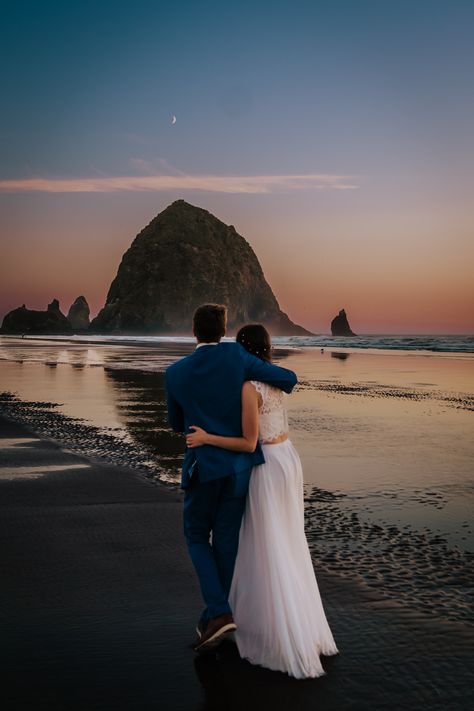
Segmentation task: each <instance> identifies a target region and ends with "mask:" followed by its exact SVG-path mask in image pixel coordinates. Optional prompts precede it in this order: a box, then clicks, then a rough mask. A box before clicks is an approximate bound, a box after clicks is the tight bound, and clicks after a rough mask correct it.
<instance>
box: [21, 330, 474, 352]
mask: <svg viewBox="0 0 474 711" xmlns="http://www.w3.org/2000/svg"><path fill="white" fill-rule="evenodd" d="M27 339H28V340H32V339H35V340H42V341H44V340H48V341H49V340H60V341H68V342H79V343H94V344H97V345H98V344H107V343H110V344H113V343H116V344H124V345H125V344H130V345H132V344H142V345H148V346H153V345H156V346H158V345H162V344H167V343H168V344H183V345H184V344H187V343H194V342H195V339H194V338H193V337H192V336H110V335H107V334H104V335H81V336H27ZM224 340H228V341H232V340H233V338H225V339H224ZM272 340H273V343H274V345H275V346H278V347H281V348H285V347H286V348H344V349H351V350H352V349H364V350H366V349H373V350H383V351H386V350H392V351H411V352H413V351H419V352H431V353H474V336H471V335H420V336H417V335H366V336H352V337H350V338H348V337H340V336H329V335H318V336H275V337H274V338H273V339H272Z"/></svg>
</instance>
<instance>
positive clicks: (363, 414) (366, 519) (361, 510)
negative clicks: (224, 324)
mask: <svg viewBox="0 0 474 711" xmlns="http://www.w3.org/2000/svg"><path fill="white" fill-rule="evenodd" d="M2 348H3V350H2ZM192 348H193V346H192V344H189V343H170V344H166V345H163V344H161V346H160V347H157V346H156V345H154V346H148V345H143V344H140V345H136V346H132V345H129V344H127V345H124V344H113V345H110V344H103V345H100V344H94V346H93V347H92V346H91V345H90V344H80V345H78V344H71V345H70V346H65V345H64V343H58V344H52V343H48V342H43V343H31V342H28V343H25V342H20V340H16V341H15V340H14V339H12V341H10V342H9V343H8V344H7V346H5V345H2V343H1V341H0V357H8V359H7V360H3V361H2V362H1V363H0V392H1V391H4V393H3V395H2V398H1V402H0V411H2V412H4V413H5V414H7V415H9V416H11V417H13V418H14V419H18V420H19V421H21V422H24V423H25V424H28V425H30V426H31V428H32V429H33V430H34V431H36V432H38V433H40V434H43V435H45V436H47V437H51V438H53V439H56V440H58V441H60V442H63V443H65V444H66V445H67V447H68V449H70V450H72V451H75V452H78V453H80V454H83V455H86V456H89V457H100V458H102V459H105V460H107V461H109V462H113V463H118V464H126V465H127V466H130V467H133V468H135V469H137V470H139V471H141V472H143V473H145V474H146V475H147V476H149V477H151V478H155V479H160V480H161V481H164V482H167V483H169V484H174V485H177V482H178V481H179V467H180V462H181V457H182V451H183V447H184V443H183V438H182V436H180V435H176V434H174V433H172V432H171V431H170V430H169V429H168V426H167V419H166V406H165V393H164V387H163V374H162V372H163V369H164V368H165V367H166V365H167V364H168V363H169V362H171V361H172V360H175V359H176V358H178V357H181V356H182V355H185V354H186V353H189V352H191V350H192ZM336 354H337V355H336ZM340 355H342V356H346V355H347V354H346V353H345V352H343V351H329V350H327V351H324V352H321V351H320V349H319V348H318V349H312V350H310V349H306V350H305V351H296V350H291V349H285V351H280V350H278V349H277V350H276V351H275V360H276V362H281V363H282V364H283V365H285V366H286V367H289V368H293V369H294V370H296V371H297V373H298V376H299V380H300V384H299V385H298V387H297V389H296V391H295V392H294V394H293V395H292V396H291V398H289V399H288V406H289V416H290V429H291V438H292V440H293V442H294V444H295V446H296V447H297V449H298V451H299V452H300V455H301V459H302V462H303V469H304V473H305V480H306V486H307V502H306V503H307V527H308V528H307V530H308V537H309V540H310V545H311V549H312V552H313V558H314V560H315V564H316V565H317V566H318V567H320V568H323V569H326V570H327V571H330V572H331V573H337V574H338V575H344V576H347V577H349V578H351V579H355V580H357V581H359V582H360V583H361V584H363V585H365V586H368V587H369V588H370V589H374V590H378V591H383V595H384V596H386V597H388V598H389V599H391V600H399V601H403V604H406V605H407V606H409V607H411V608H413V609H417V610H420V611H421V610H424V611H425V613H426V612H429V614H432V615H438V616H439V617H440V618H445V617H450V618H454V619H459V620H463V621H464V622H466V621H467V620H469V619H471V618H470V613H469V610H468V607H467V597H466V595H467V589H468V586H469V585H470V584H471V583H472V582H473V571H472V562H473V561H472V550H473V539H474V533H473V529H472V526H471V525H470V516H471V513H472V503H473V499H474V491H473V488H472V480H471V469H472V460H473V457H474V444H473V438H472V410H473V407H474V387H473V385H472V383H473V379H472V374H473V364H474V359H471V360H469V359H468V358H463V359H456V358H455V357H453V358H448V357H443V358H437V357H434V356H431V357H426V358H425V357H422V356H419V355H418V356H417V355H396V356H394V355H390V354H388V353H384V354H381V355H375V354H373V353H372V354H365V353H351V354H350V355H351V357H350V358H346V357H342V358H341V357H339V356H340ZM18 360H22V361H23V362H22V364H21V365H20V364H19V363H18ZM46 362H48V363H52V362H54V363H56V364H57V367H55V368H54V369H51V368H48V367H45V363H46ZM71 366H72V367H71ZM13 393H16V395H14V394H13Z"/></svg>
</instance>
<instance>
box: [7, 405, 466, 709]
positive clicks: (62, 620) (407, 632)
mask: <svg viewBox="0 0 474 711" xmlns="http://www.w3.org/2000/svg"><path fill="white" fill-rule="evenodd" d="M0 437H1V438H2V439H0V473H1V476H0V511H1V515H0V536H1V546H2V561H1V562H2V574H1V592H2V595H1V603H0V614H1V626H2V631H1V652H0V654H1V658H0V669H1V671H2V676H3V679H2V685H1V691H0V696H1V704H2V709H5V711H6V710H7V709H8V710H10V709H12V710H13V709H14V710H15V711H16V710H18V711H22V710H23V709H31V711H36V710H42V709H47V710H48V711H58V710H60V709H61V710H62V709H64V710H66V709H67V710H69V709H71V710H79V709H80V710H81V711H92V710H93V709H107V710H109V709H110V710H112V709H113V710H114V711H121V710H125V709H127V710H130V711H132V710H133V711H138V710H140V711H141V710H147V709H157V710H158V709H159V710H160V711H161V710H163V711H166V709H190V710H195V711H198V710H204V709H239V710H240V709H246V710H248V709H262V710H266V709H274V710H275V711H278V710H280V709H281V710H283V709H285V711H286V710H287V709H305V710H306V709H308V710H309V709H315V710H316V709H318V710H322V711H323V710H324V711H333V710H334V711H336V709H337V711H344V710H346V709H347V710H348V711H349V710H351V711H356V710H360V711H368V710H369V709H370V710H372V709H374V710H375V711H379V710H380V711H382V710H384V709H390V710H392V709H393V710H395V709H400V710H401V709H404V710H405V711H406V710H408V709H420V710H421V709H423V710H430V711H434V710H438V709H439V711H450V710H453V711H454V710H458V709H459V710H461V709H462V710H463V711H464V710H465V709H468V708H472V707H473V705H474V692H473V688H474V678H473V676H474V675H473V671H472V670H473V664H472V661H473V659H472V628H471V629H469V628H466V627H465V626H464V625H463V624H462V623H460V622H443V621H441V622H440V621H439V619H436V620H434V619H433V620H432V619H430V618H429V617H428V616H425V615H423V614H422V613H418V612H414V611H413V610H410V609H409V608H407V607H403V606H398V605H397V604H395V603H394V602H393V601H391V602H389V601H387V600H385V599H383V598H381V597H380V596H379V595H377V594H376V593H375V592H369V591H367V590H365V589H364V588H362V587H359V586H357V585H356V584H355V583H353V582H351V581H348V580H344V579H342V578H340V577H338V576H336V575H328V574H327V573H323V572H322V571H317V575H318V581H319V585H320V589H321V594H322V597H323V601H324V604H325V608H326V612H327V616H328V619H329V622H330V625H331V627H332V630H333V632H334V635H335V638H336V641H337V644H338V647H339V649H340V652H341V654H340V655H339V656H338V657H333V658H329V659H326V660H323V664H324V666H325V669H326V670H327V676H326V677H323V678H321V679H317V680H308V681H303V682H301V681H295V680H292V679H289V678H288V677H286V676H285V675H283V674H278V673H273V672H268V671H265V670H261V669H258V668H254V667H251V666H250V665H249V664H247V663H245V662H242V661H240V660H239V658H238V655H237V653H236V648H235V647H234V645H232V644H226V645H223V647H222V648H221V651H220V652H219V653H218V655H217V656H215V657H210V658H195V656H194V654H193V652H192V651H191V650H190V649H189V647H188V644H189V642H190V641H191V640H192V638H193V634H194V632H193V630H194V623H195V621H196V618H197V616H198V613H199V610H200V606H201V602H200V595H199V591H198V588H197V584H196V580H195V577H194V573H193V570H192V568H191V565H190V563H189V561H188V557H187V553H186V550H185V547H184V543H183V539H182V533H181V494H180V493H179V492H177V491H173V490H172V489H170V488H166V487H164V486H163V485H159V484H156V483H154V482H152V481H150V480H147V479H146V478H145V477H144V476H143V475H141V474H140V473H137V472H136V471H133V470H132V469H129V468H125V467H120V466H116V465H111V464H106V463H103V462H101V461H99V460H95V461H92V460H87V459H85V458H84V457H78V456H77V455H74V454H72V453H68V452H66V451H64V450H63V449H61V448H60V447H59V446H58V445H57V444H55V443H54V442H53V441H50V440H46V439H37V440H36V441H30V442H28V440H27V438H29V437H34V434H32V432H31V431H28V430H27V429H26V428H24V427H22V426H19V425H17V424H14V423H13V422H11V421H9V420H6V419H2V418H0ZM18 439H19V440H22V439H23V440H24V441H23V442H21V441H16V440H18ZM84 465H90V466H86V467H84ZM52 466H54V467H55V468H56V470H55V471H50V472H49V473H48V467H52ZM74 466H76V467H78V468H73V467H74ZM30 467H35V470H34V471H31V470H30V469H28V468H30ZM58 467H59V469H57V468H58ZM61 467H63V470H62V471H61ZM65 467H68V468H65ZM10 477H11V478H10ZM447 649H449V654H448V653H447V652H446V650H447Z"/></svg>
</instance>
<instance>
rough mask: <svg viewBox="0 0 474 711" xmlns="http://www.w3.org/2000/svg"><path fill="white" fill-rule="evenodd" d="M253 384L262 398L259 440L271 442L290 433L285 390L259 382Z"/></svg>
mask: <svg viewBox="0 0 474 711" xmlns="http://www.w3.org/2000/svg"><path fill="white" fill-rule="evenodd" d="M251 383H252V385H253V386H254V388H255V390H256V391H257V392H258V393H259V395H260V397H261V398H262V403H261V405H260V408H259V419H258V438H259V440H260V442H271V441H272V440H274V439H277V437H280V436H281V435H282V434H286V433H287V432H288V415H287V412H286V407H285V397H286V394H285V393H284V392H283V390H279V388H274V387H273V385H267V383H261V382H260V381H258V380H252V381H251Z"/></svg>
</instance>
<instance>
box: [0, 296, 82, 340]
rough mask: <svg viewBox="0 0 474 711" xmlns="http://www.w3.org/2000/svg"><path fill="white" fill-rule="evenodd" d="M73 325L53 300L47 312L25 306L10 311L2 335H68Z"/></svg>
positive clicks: (3, 324)
mask: <svg viewBox="0 0 474 711" xmlns="http://www.w3.org/2000/svg"><path fill="white" fill-rule="evenodd" d="M71 330H72V329H71V324H70V323H69V321H68V320H67V318H66V316H65V315H64V314H63V313H61V310H60V308H59V301H58V300H57V299H53V301H52V302H51V303H50V304H48V308H47V310H46V311H34V310H33V309H27V308H26V306H25V304H23V306H20V308H18V309H13V311H10V312H9V313H8V314H7V315H6V316H5V318H4V319H3V323H2V328H1V331H2V333H34V334H47V333H49V334H68V333H71Z"/></svg>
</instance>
